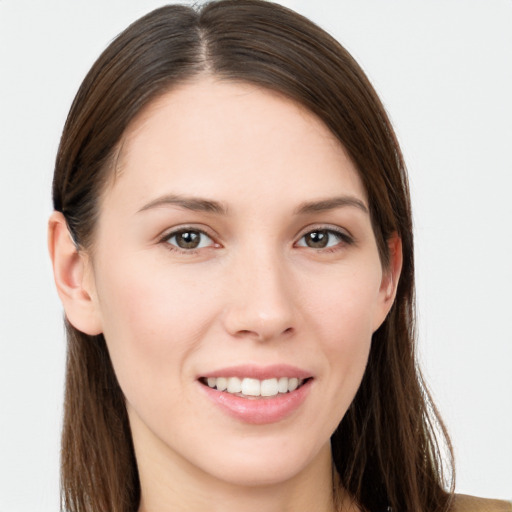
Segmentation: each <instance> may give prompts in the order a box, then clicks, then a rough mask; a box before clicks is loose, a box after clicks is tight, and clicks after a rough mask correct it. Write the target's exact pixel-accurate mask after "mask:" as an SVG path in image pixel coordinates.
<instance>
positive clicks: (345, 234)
mask: <svg viewBox="0 0 512 512" xmlns="http://www.w3.org/2000/svg"><path fill="white" fill-rule="evenodd" d="M314 231H327V232H330V233H333V234H335V235H337V236H338V237H340V238H341V241H340V244H343V245H352V244H354V243H355V239H354V237H353V236H352V234H351V233H350V232H349V231H348V230H347V229H345V228H342V227H340V226H336V225H332V224H313V225H310V226H307V227H305V228H304V229H302V230H301V231H300V232H299V234H298V235H297V237H296V241H295V243H294V245H295V246H297V244H298V242H299V241H300V240H302V239H303V238H304V237H305V236H306V235H308V234H309V233H312V232H314ZM337 245H339V244H337ZM298 247H305V248H308V249H309V248H310V247H307V246H306V245H299V246H298ZM335 247H336V246H335ZM335 247H325V248H319V249H315V250H317V251H329V250H332V249H335Z"/></svg>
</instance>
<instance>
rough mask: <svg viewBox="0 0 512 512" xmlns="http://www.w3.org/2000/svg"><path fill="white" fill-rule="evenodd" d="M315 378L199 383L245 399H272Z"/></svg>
mask: <svg viewBox="0 0 512 512" xmlns="http://www.w3.org/2000/svg"><path fill="white" fill-rule="evenodd" d="M312 379H313V378H312V377H308V378H306V379H299V378H297V377H279V378H277V377H276V378H272V379H263V380H260V379H253V378H249V377H244V378H240V377H201V378H200V379H199V382H201V384H203V385H205V386H208V387H209V388H212V389H216V390H217V391H221V392H225V393H231V394H233V395H236V396H239V397H243V398H252V399H254V398H272V397H276V396H279V395H285V394H286V393H291V392H293V391H295V390H297V389H299V388H301V387H302V386H304V385H305V384H307V383H308V382H310V381H311V380H312Z"/></svg>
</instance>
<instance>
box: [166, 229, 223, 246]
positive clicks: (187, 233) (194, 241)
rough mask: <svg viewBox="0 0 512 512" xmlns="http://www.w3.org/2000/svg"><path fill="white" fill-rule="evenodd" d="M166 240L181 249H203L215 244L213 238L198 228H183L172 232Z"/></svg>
mask: <svg viewBox="0 0 512 512" xmlns="http://www.w3.org/2000/svg"><path fill="white" fill-rule="evenodd" d="M166 242H167V243H168V244H170V245H173V246H175V247H177V248H179V249H184V250H187V249H188V250H190V249H202V248H203V247H208V246H211V245H212V244H213V241H212V239H211V238H210V237H209V236H208V235H207V234H206V233H203V232H202V231H199V230H197V229H183V230H181V231H177V232H174V233H171V235H170V236H169V237H168V238H167V240H166Z"/></svg>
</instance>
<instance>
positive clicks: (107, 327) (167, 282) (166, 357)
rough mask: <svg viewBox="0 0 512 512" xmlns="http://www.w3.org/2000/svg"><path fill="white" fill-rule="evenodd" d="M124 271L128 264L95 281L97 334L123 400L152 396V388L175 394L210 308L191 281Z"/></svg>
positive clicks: (152, 270) (144, 269) (152, 271)
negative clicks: (145, 394)
mask: <svg viewBox="0 0 512 512" xmlns="http://www.w3.org/2000/svg"><path fill="white" fill-rule="evenodd" d="M130 268H132V265H130V263H129V262H125V264H124V265H123V264H119V265H117V266H116V268H115V269H110V268H105V269H104V271H103V272H101V273H100V276H101V279H98V282H99V286H98V297H99V298H100V302H99V303H100V308H101V312H102V319H103V332H104V336H105V339H106V342H107V345H108V348H109V352H110V356H111V359H112V362H113V365H114V369H115V371H116V375H117V377H118V379H119V382H120V385H121V388H122V389H123V391H125V393H126V394H127V395H128V394H129V393H130V388H134V390H135V391H137V390H141V388H147V389H146V392H152V393H155V392H158V390H157V389H152V386H154V385H156V384H157V383H158V388H160V389H161V388H162V387H163V388H165V389H167V390H168V391H170V390H173V389H178V388H179V386H180V378H181V377H182V376H183V371H182V370H183V365H184V362H186V360H187V356H188V354H190V353H191V352H192V351H194V350H195V349H196V348H197V346H198V344H199V343H200V340H201V338H202V334H203V333H204V332H205V331H206V330H208V329H209V326H210V324H211V322H212V321H213V320H214V318H215V311H214V305H215V304H216V302H215V301H214V300H212V299H211V298H210V296H209V294H208V292H207V291H205V290H203V289H202V288H201V287H200V285H199V283H198V282H197V280H193V279H186V276H185V278H184V277H183V275H181V276H180V279H176V278H175V276H174V275H173V273H172V271H171V270H172V269H167V271H166V272H160V271H158V270H157V268H158V267H157V266H156V265H151V264H148V265H140V264H139V265H137V269H138V270H137V272H130V271H129V269H130ZM153 377H158V378H153ZM134 383H136V385H135V386H134Z"/></svg>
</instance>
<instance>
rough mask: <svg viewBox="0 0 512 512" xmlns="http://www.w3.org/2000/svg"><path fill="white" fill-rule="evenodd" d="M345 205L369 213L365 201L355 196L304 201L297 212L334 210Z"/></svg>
mask: <svg viewBox="0 0 512 512" xmlns="http://www.w3.org/2000/svg"><path fill="white" fill-rule="evenodd" d="M344 206H352V207H355V208H359V209H360V210H362V211H363V212H364V213H368V208H367V207H366V205H365V204H364V203H363V201H361V200H360V199H358V198H357V197H354V196H339V197H331V198H328V199H322V200H320V201H311V202H307V203H303V204H301V205H299V207H298V208H297V209H296V210H295V213H296V214H299V215H304V214H307V213H315V212H325V211H328V210H334V209H335V208H341V207H344Z"/></svg>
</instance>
